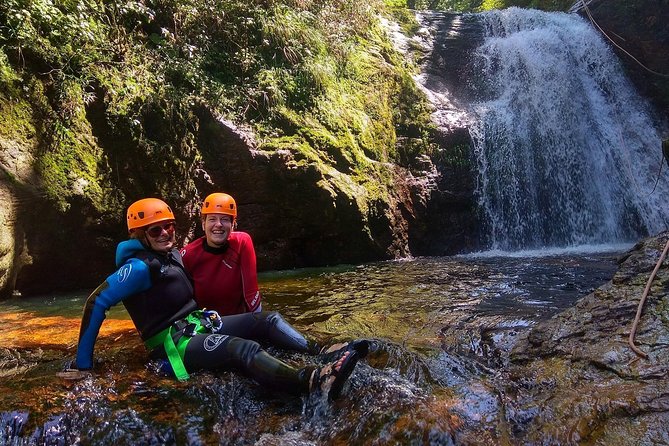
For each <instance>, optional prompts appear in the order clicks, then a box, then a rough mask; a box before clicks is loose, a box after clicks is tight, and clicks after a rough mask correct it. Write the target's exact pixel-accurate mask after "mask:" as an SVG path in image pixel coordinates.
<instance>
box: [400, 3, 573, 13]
mask: <svg viewBox="0 0 669 446" xmlns="http://www.w3.org/2000/svg"><path fill="white" fill-rule="evenodd" d="M406 4H407V6H408V7H409V8H411V9H430V10H437V11H455V12H479V11H487V10H490V9H504V8H509V7H511V6H517V7H520V8H534V9H541V10H544V11H566V10H567V9H569V8H570V7H571V5H572V4H574V0H406Z"/></svg>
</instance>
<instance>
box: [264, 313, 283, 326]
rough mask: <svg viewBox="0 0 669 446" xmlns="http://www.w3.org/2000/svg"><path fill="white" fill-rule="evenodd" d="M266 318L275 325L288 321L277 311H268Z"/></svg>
mask: <svg viewBox="0 0 669 446" xmlns="http://www.w3.org/2000/svg"><path fill="white" fill-rule="evenodd" d="M265 320H267V322H269V323H270V324H272V325H274V326H277V325H279V324H281V323H284V324H285V323H286V321H285V320H284V318H283V316H281V314H279V313H278V312H277V311H270V312H268V313H267V314H266V315H265Z"/></svg>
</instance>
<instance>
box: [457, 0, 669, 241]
mask: <svg viewBox="0 0 669 446" xmlns="http://www.w3.org/2000/svg"><path fill="white" fill-rule="evenodd" d="M480 17H481V20H483V21H484V25H485V29H486V37H485V40H484V42H483V44H482V45H481V46H480V47H479V48H478V50H477V52H476V60H477V62H476V63H477V67H478V68H480V73H481V78H480V79H477V80H474V82H476V83H477V84H476V85H475V88H476V90H477V92H478V93H479V95H480V96H479V97H480V98H481V100H480V101H479V102H477V103H475V104H473V110H474V113H475V115H476V117H477V119H476V122H475V123H474V124H473V126H472V127H471V129H470V133H471V135H472V138H473V141H474V149H475V155H476V158H477V162H478V168H479V178H478V192H479V197H480V205H481V208H482V210H483V212H484V216H483V219H484V221H485V224H486V225H487V231H486V232H487V233H488V234H489V240H488V242H489V246H490V248H492V249H503V250H518V249H527V248H541V247H556V246H558V247H559V246H562V247H564V246H575V245H585V244H604V243H620V242H625V241H630V240H636V239H638V238H640V237H642V236H645V235H647V234H651V233H655V232H659V231H661V230H663V229H665V228H666V227H667V224H668V222H669V205H667V197H669V181H667V178H668V176H667V173H666V170H665V173H664V174H663V175H662V178H661V179H660V183H659V184H658V186H657V189H656V190H655V192H654V193H652V194H651V191H652V190H653V186H654V184H655V180H656V178H657V173H658V169H659V166H660V162H661V148H660V147H661V141H660V136H659V134H658V131H657V130H656V128H655V126H654V124H653V122H652V120H651V118H650V117H649V115H648V113H647V106H646V105H645V103H644V102H643V101H642V100H641V99H640V98H639V97H638V95H637V94H636V93H635V91H634V89H633V87H632V86H631V84H630V83H629V81H628V80H627V79H626V78H625V76H624V74H623V72H622V70H621V68H620V66H619V62H618V60H617V58H616V57H615V55H614V54H613V53H612V51H611V50H610V49H609V47H608V46H607V45H606V44H605V42H604V41H603V39H602V38H601V37H600V35H599V34H598V33H597V32H596V31H595V30H594V29H593V28H592V27H591V26H590V25H589V23H587V22H586V21H585V20H583V19H581V18H580V17H579V16H577V15H575V14H564V13H544V12H539V11H534V10H525V9H519V8H510V9H506V10H502V11H490V12H486V13H483V14H480Z"/></svg>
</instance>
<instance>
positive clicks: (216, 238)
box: [181, 193, 261, 316]
mask: <svg viewBox="0 0 669 446" xmlns="http://www.w3.org/2000/svg"><path fill="white" fill-rule="evenodd" d="M201 219H202V229H203V230H204V234H205V235H204V237H200V238H199V239H197V240H195V241H193V242H192V243H189V244H188V245H187V246H186V247H185V248H184V249H183V251H182V252H181V255H182V257H183V261H184V265H185V267H186V269H187V270H188V271H189V272H190V274H191V276H192V277H193V280H194V281H195V300H196V301H197V303H198V305H199V307H200V308H207V309H209V310H216V311H218V313H219V314H220V315H221V316H226V315H230V314H240V313H247V312H260V311H261V296H260V291H259V290H258V276H257V272H256V253H255V249H254V247H253V241H252V240H251V236H250V235H249V234H247V233H246V232H240V231H234V228H235V222H236V219H237V204H236V203H235V200H234V199H233V198H232V197H231V196H230V195H228V194H224V193H213V194H211V195H209V196H207V198H205V200H204V203H203V204H202V212H201Z"/></svg>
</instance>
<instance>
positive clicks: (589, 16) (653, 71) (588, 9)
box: [581, 0, 669, 77]
mask: <svg viewBox="0 0 669 446" xmlns="http://www.w3.org/2000/svg"><path fill="white" fill-rule="evenodd" d="M581 4H582V5H583V9H585V12H586V13H587V14H588V18H589V19H590V21H591V22H592V24H593V25H595V27H597V29H598V30H599V31H600V32H601V33H602V34H604V37H606V38H607V39H609V41H610V42H611V43H612V44H613V45H614V46H615V47H616V48H618V49H619V50H620V51H622V52H623V53H625V54H627V55H628V56H629V57H631V58H632V60H634V61H635V62H636V63H638V64H639V65H640V66H641V68H643V69H644V70H646V71H648V72H649V73H652V74H654V75H656V76H661V77H669V74H665V73H658V72H657V71H655V70H651V69H650V68H648V67H647V66H645V65H644V64H643V63H641V61H639V59H637V58H636V57H634V56H632V55H631V54H630V53H629V51H627V50H626V49H625V48H623V47H621V46H620V45H618V44H617V43H616V42H615V41H614V40H613V39H612V38H611V37H609V35H608V34H606V33H605V32H604V30H603V29H602V28H601V27H600V26H599V25H598V24H597V22H596V21H595V19H594V17H592V14H591V13H590V8H588V4H587V3H586V1H585V0H581ZM623 40H624V39H623Z"/></svg>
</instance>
